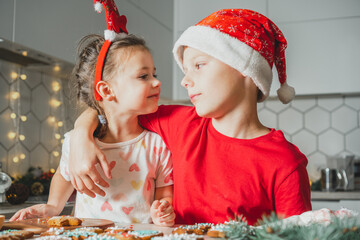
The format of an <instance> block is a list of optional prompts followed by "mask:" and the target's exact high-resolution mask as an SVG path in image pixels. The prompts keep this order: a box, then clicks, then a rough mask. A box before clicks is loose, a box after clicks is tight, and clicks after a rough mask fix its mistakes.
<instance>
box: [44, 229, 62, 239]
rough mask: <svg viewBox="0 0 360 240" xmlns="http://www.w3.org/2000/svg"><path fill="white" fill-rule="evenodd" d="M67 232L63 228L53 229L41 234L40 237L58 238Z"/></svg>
mask: <svg viewBox="0 0 360 240" xmlns="http://www.w3.org/2000/svg"><path fill="white" fill-rule="evenodd" d="M64 232H65V230H64V228H63V227H51V228H49V229H48V230H47V231H46V232H43V233H41V234H40V236H43V237H44V236H58V235H61V234H62V233H64Z"/></svg>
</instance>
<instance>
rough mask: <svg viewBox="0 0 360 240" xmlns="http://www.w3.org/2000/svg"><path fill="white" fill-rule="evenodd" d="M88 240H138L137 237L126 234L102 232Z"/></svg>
mask: <svg viewBox="0 0 360 240" xmlns="http://www.w3.org/2000/svg"><path fill="white" fill-rule="evenodd" d="M88 240H139V238H138V237H136V236H134V235H130V234H128V233H125V232H123V233H110V232H104V233H101V234H98V235H97V236H92V237H90V238H89V239H88Z"/></svg>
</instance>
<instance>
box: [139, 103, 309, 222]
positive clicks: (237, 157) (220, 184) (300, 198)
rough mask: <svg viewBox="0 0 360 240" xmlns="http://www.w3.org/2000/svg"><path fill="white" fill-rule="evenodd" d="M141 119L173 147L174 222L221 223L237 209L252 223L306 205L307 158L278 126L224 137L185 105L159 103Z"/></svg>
mask: <svg viewBox="0 0 360 240" xmlns="http://www.w3.org/2000/svg"><path fill="white" fill-rule="evenodd" d="M140 123H141V125H142V126H144V127H145V128H147V129H149V130H151V131H154V132H156V133H158V134H159V135H160V136H161V137H162V138H163V140H164V142H165V143H166V145H167V146H168V148H169V149H170V151H171V152H172V157H173V168H174V169H173V174H174V176H173V177H174V202H173V204H174V209H175V212H176V223H180V224H194V223H202V222H208V223H221V222H224V221H227V220H229V219H228V217H230V218H234V216H235V214H237V215H239V214H242V215H243V216H245V217H246V219H247V221H248V223H249V224H255V223H256V222H257V220H258V219H259V218H261V217H262V215H263V214H270V213H271V212H272V211H275V212H276V213H277V214H278V215H284V216H285V217H288V216H291V215H298V214H301V213H303V212H305V211H309V210H311V203H310V185H309V178H308V174H307V171H306V165H307V159H306V157H305V156H304V155H303V154H302V153H301V152H300V151H299V149H298V148H297V147H296V146H294V145H293V144H291V143H289V142H288V141H287V140H286V139H285V137H284V135H283V133H282V132H281V131H276V130H274V129H271V132H270V133H268V134H266V135H264V136H261V137H257V138H254V139H237V138H231V137H227V136H225V135H223V134H221V133H219V132H218V131H217V130H216V129H215V128H214V127H213V125H212V121H211V119H210V118H201V117H199V116H198V115H197V114H196V111H195V108H194V107H186V106H160V107H159V110H158V111H157V112H155V113H153V114H149V115H145V116H141V117H140Z"/></svg>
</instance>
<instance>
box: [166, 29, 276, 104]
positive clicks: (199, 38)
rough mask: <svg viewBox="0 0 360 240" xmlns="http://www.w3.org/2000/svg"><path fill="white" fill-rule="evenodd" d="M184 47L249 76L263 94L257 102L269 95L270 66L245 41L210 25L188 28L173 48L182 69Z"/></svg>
mask: <svg viewBox="0 0 360 240" xmlns="http://www.w3.org/2000/svg"><path fill="white" fill-rule="evenodd" d="M184 46H188V47H192V48H195V49H197V50H200V51H202V52H204V53H206V54H208V55H210V56H212V57H215V58H217V59H219V60H220V61H222V62H224V63H226V64H227V65H229V66H231V67H233V68H235V69H236V70H238V71H239V72H241V73H242V74H243V75H246V76H249V77H251V78H252V80H253V81H254V83H255V84H256V86H257V87H258V88H259V89H260V91H261V92H262V93H263V96H262V98H261V99H260V100H259V102H262V101H264V100H265V99H266V98H267V97H268V96H269V92H270V86H271V82H272V70H271V67H270V65H269V63H268V62H267V61H266V59H265V58H264V57H263V56H261V54H260V53H259V52H258V51H256V50H254V49H253V48H252V47H250V46H249V45H247V44H246V43H244V42H242V41H240V40H238V39H236V38H234V37H231V36H229V35H228V34H225V33H222V32H220V31H218V30H216V29H213V28H211V27H204V26H192V27H189V28H188V29H187V30H186V31H185V32H184V33H183V34H182V35H181V36H180V38H179V39H178V40H177V41H176V43H175V45H174V48H173V54H174V57H175V60H176V62H177V64H178V65H179V66H180V68H181V69H182V70H183V66H182V61H183V52H184ZM183 71H184V70H183Z"/></svg>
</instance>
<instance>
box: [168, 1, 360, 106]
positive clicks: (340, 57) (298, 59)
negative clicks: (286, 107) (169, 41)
mask: <svg viewBox="0 0 360 240" xmlns="http://www.w3.org/2000/svg"><path fill="white" fill-rule="evenodd" d="M222 8H248V9H252V10H255V11H258V12H260V13H262V14H264V15H266V16H268V17H269V18H270V19H271V20H273V21H274V22H275V23H276V24H277V25H278V26H279V28H280V29H281V30H282V31H283V33H284V35H285V37H286V38H287V40H288V48H287V50H286V57H287V74H288V82H289V84H290V85H292V86H294V87H295V90H296V92H297V94H298V95H318V94H350V93H359V92H360V77H359V76H360V58H359V57H358V56H359V55H360V44H359V43H360V27H359V26H360V1H358V0H348V1H340V0H319V1H311V0H303V1H296V0H290V1H289V0H271V1H270V0H264V1H248V0H236V1H232V0H225V1H216V0H212V1H209V0H197V1H190V0H175V2H174V9H175V13H174V40H176V39H177V38H178V37H179V36H180V35H181V33H182V32H183V31H184V30H185V29H186V28H187V27H188V26H191V25H194V24H195V23H197V22H198V21H200V20H201V19H202V18H204V17H206V16H207V15H209V14H210V13H212V12H214V11H216V10H219V9H222ZM175 64H176V63H174V70H173V76H174V77H173V81H174V84H173V87H174V97H175V98H176V99H186V98H187V94H186V92H185V90H183V89H182V88H181V87H180V84H179V82H180V80H181V79H182V77H183V74H182V73H181V70H180V69H179V68H178V67H177V66H175ZM273 72H274V81H273V86H272V88H271V92H270V95H272V96H276V90H277V89H278V88H279V87H280V84H279V82H278V79H277V73H276V70H275V67H274V71H273Z"/></svg>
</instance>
